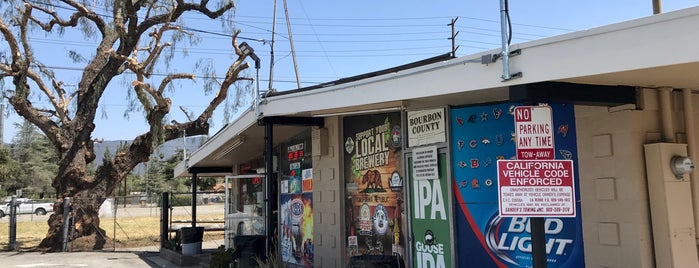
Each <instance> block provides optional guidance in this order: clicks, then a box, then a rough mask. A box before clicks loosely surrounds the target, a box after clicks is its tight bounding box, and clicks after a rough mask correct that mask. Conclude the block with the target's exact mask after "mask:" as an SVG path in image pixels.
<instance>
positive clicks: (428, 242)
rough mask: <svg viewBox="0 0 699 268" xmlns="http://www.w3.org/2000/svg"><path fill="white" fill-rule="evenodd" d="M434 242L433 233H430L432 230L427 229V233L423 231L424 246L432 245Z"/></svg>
mask: <svg viewBox="0 0 699 268" xmlns="http://www.w3.org/2000/svg"><path fill="white" fill-rule="evenodd" d="M434 241H435V237H434V232H432V230H430V229H427V231H425V245H430V246H431V245H434Z"/></svg>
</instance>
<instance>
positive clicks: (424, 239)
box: [408, 151, 454, 268]
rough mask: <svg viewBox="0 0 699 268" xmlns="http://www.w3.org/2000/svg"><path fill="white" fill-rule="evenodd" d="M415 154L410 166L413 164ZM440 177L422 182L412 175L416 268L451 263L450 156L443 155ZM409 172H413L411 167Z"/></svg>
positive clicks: (414, 258)
mask: <svg viewBox="0 0 699 268" xmlns="http://www.w3.org/2000/svg"><path fill="white" fill-rule="evenodd" d="M415 158H416V157H415V151H413V155H412V158H410V162H409V163H408V165H411V166H412V165H413V162H414V160H413V159H415ZM438 158H439V161H438V162H439V170H440V172H439V178H437V179H431V180H423V179H418V178H415V176H413V174H412V173H411V174H410V175H411V176H410V178H411V179H410V183H411V187H410V188H411V189H412V191H411V192H412V194H411V196H410V203H411V205H412V211H413V213H412V218H411V226H412V232H413V234H414V236H415V238H414V242H413V256H414V257H413V266H414V267H418V268H448V267H454V265H453V264H452V263H451V258H452V250H453V248H452V245H451V237H452V235H453V234H452V231H451V227H450V226H449V223H450V222H451V220H452V219H451V217H450V215H449V212H450V210H451V204H450V202H449V191H448V189H449V188H448V183H450V180H449V179H448V178H447V176H446V174H447V172H446V169H447V157H446V154H443V153H442V154H439V157H438ZM409 170H413V169H412V167H409Z"/></svg>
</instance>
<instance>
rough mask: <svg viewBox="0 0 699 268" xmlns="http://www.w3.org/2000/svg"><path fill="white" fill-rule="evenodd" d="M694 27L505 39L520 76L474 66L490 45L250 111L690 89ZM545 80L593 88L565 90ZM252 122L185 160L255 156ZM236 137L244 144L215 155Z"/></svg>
mask: <svg viewBox="0 0 699 268" xmlns="http://www.w3.org/2000/svg"><path fill="white" fill-rule="evenodd" d="M696 25H699V7H694V8H688V9H683V10H679V11H674V12H668V13H663V14H659V15H654V16H651V17H646V18H641V19H637V20H632V21H627V22H622V23H617V24H612V25H607V26H603V27H599V28H594V29H590V30H585V31H579V32H574V33H570V34H565V35H560V36H555V37H550V38H545V39H541V40H536V41H531V42H527V43H522V44H514V45H512V46H511V48H510V49H511V50H517V49H519V50H521V52H522V53H521V55H518V56H514V57H512V58H510V60H509V62H510V66H509V69H510V71H511V72H512V73H516V72H522V74H523V76H522V77H521V78H518V79H513V80H508V81H502V79H501V77H502V69H503V68H502V65H501V62H496V63H491V64H482V63H481V56H483V55H486V54H499V53H500V51H499V50H491V51H486V52H483V53H478V54H474V55H469V56H465V57H460V58H455V59H446V58H445V59H443V60H442V59H440V60H438V61H437V62H435V63H431V64H427V65H419V66H414V67H412V66H411V67H412V68H409V69H395V70H394V71H391V72H382V73H380V74H378V75H372V76H367V77H366V78H363V79H359V80H351V81H346V82H345V83H341V84H337V83H332V84H327V85H324V86H322V87H315V88H313V89H312V90H297V91H293V92H289V93H285V94H279V95H275V96H270V97H267V98H265V101H264V102H263V103H264V104H263V105H261V107H260V111H261V112H262V113H263V114H264V117H287V116H293V117H300V118H303V117H324V116H330V115H333V114H350V113H356V112H365V111H382V110H388V109H400V108H402V107H406V106H409V107H411V109H414V108H420V107H434V106H446V105H453V106H458V105H468V104H476V103H487V102H497V101H509V100H517V97H516V96H518V95H517V94H518V92H519V93H522V92H525V94H524V95H525V96H529V97H530V98H534V99H536V97H533V96H537V95H536V94H548V95H546V96H548V97H550V96H553V95H552V94H561V92H560V90H570V92H568V94H567V95H568V97H570V96H571V94H573V91H576V92H575V94H582V95H580V96H577V97H576V98H578V99H580V98H582V97H581V96H583V95H585V94H588V95H591V96H592V97H591V98H592V99H591V100H592V101H591V102H590V103H595V102H600V103H603V104H606V105H613V104H614V103H615V102H617V101H620V102H619V103H624V102H626V101H628V98H627V97H629V95H628V94H629V92H631V93H632V92H633V89H635V88H637V87H651V88H652V87H672V88H690V89H699V75H697V74H699V49H695V48H693V47H692V45H693V44H695V43H696V42H697V36H699V27H696ZM552 82H566V83H574V84H589V85H596V86H595V87H584V86H577V87H575V88H573V87H570V86H564V85H570V84H556V83H552ZM599 85H602V86H609V87H599ZM618 86H621V87H618ZM513 89H514V91H513ZM617 89H618V90H620V91H617V93H618V92H623V94H624V95H623V96H625V97H623V99H624V100H613V99H605V98H604V96H601V95H605V94H607V95H608V94H609V93H611V92H612V91H609V90H617ZM520 95H521V94H520ZM565 95H566V94H563V95H562V96H565ZM587 97H590V96H587ZM600 100H602V101H600ZM257 121H258V118H257V116H256V115H255V113H254V112H253V111H252V110H248V111H246V112H245V113H244V114H243V115H242V116H241V117H240V118H239V119H238V120H236V121H235V122H233V123H231V124H229V125H227V126H226V127H224V129H222V130H221V131H220V132H219V133H217V134H216V135H214V136H213V137H212V138H211V139H210V140H209V141H207V143H206V144H204V145H203V146H202V147H201V148H200V149H199V150H197V151H195V152H194V153H192V154H191V155H190V157H189V162H188V167H224V166H228V167H230V166H234V165H236V164H239V163H242V162H245V161H248V160H250V159H253V158H256V157H258V158H259V157H261V156H262V154H263V149H264V127H262V126H259V125H258V124H257ZM277 128H282V129H277ZM306 128H307V126H290V125H278V126H276V125H275V130H274V141H275V142H278V141H284V140H286V139H288V138H291V137H292V136H293V135H296V134H298V133H299V132H300V131H302V130H304V129H306ZM241 136H242V137H245V138H244V139H245V142H244V143H242V144H240V145H238V146H237V147H236V148H234V149H231V150H230V151H229V152H226V153H222V151H223V150H227V149H226V148H230V147H231V144H233V143H235V142H237V140H238V139H239V138H237V137H241ZM217 155H219V156H220V157H216V156H217ZM185 167H186V166H185V165H184V164H183V163H181V164H180V165H178V166H177V168H176V173H175V174H177V175H186V174H187V172H186V168H185Z"/></svg>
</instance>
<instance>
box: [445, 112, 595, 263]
mask: <svg viewBox="0 0 699 268" xmlns="http://www.w3.org/2000/svg"><path fill="white" fill-rule="evenodd" d="M546 105H547V106H549V107H550V108H551V113H552V123H551V124H549V125H546V126H544V125H542V126H544V127H541V128H539V129H537V131H539V130H540V131H539V132H541V133H540V134H541V136H542V137H543V136H545V135H553V147H554V150H553V153H554V155H555V156H554V157H552V158H551V159H559V160H571V161H572V163H573V165H572V166H573V167H574V168H573V173H574V174H573V176H572V178H579V176H578V170H577V166H578V163H577V161H578V159H577V144H576V136H575V133H576V130H575V114H574V107H573V105H572V104H557V103H548V104H546ZM518 106H524V105H520V104H516V103H502V104H495V105H484V106H473V107H464V108H456V109H452V110H451V115H450V120H451V122H450V124H451V142H452V145H451V153H452V159H453V160H452V163H451V164H452V170H453V176H452V184H453V189H454V200H455V202H456V204H455V209H454V211H455V215H454V217H455V219H454V225H455V230H456V234H455V235H454V237H456V239H457V240H456V241H455V242H456V245H458V246H457V247H456V251H455V252H456V254H458V256H459V257H458V258H457V261H458V265H459V266H460V267H531V265H532V258H531V251H532V249H531V237H530V233H529V231H528V230H529V227H528V225H529V218H528V217H500V216H499V215H498V211H499V210H498V188H499V187H498V186H499V185H498V174H497V163H498V160H500V159H508V160H516V159H517V144H516V141H517V140H518V139H517V133H518V130H516V129H515V117H514V113H515V109H516V107H518ZM520 132H521V131H520ZM537 133H538V132H537ZM573 183H574V184H575V185H574V187H575V188H578V189H579V183H578V181H577V180H575V181H574V182H573ZM574 198H575V201H576V202H575V204H576V205H575V206H576V208H575V209H576V210H577V211H581V210H580V207H579V206H580V194H579V193H575V197H574ZM545 226H546V230H545V233H546V245H547V247H546V253H547V260H548V267H551V268H553V267H585V260H584V254H583V253H584V249H583V238H582V220H581V215H580V213H577V215H575V217H566V218H545Z"/></svg>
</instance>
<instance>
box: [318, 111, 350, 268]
mask: <svg viewBox="0 0 699 268" xmlns="http://www.w3.org/2000/svg"><path fill="white" fill-rule="evenodd" d="M339 122H340V120H339V119H338V117H327V118H326V119H325V128H327V129H328V144H327V146H328V148H327V153H326V154H325V155H321V156H315V157H313V221H314V230H313V241H314V243H315V245H314V250H315V252H314V256H313V258H314V259H313V266H314V267H343V266H345V264H344V261H343V258H344V257H343V256H344V252H345V250H344V243H343V241H344V239H343V237H344V234H343V233H342V229H343V228H342V226H344V215H345V214H344V210H342V203H343V200H344V198H343V195H344V192H343V191H342V190H341V189H344V184H343V183H342V181H343V180H342V178H341V174H342V170H341V169H340V163H342V162H341V159H340V153H341V152H342V151H341V150H340V148H342V147H341V146H340V145H341V144H342V143H341V141H340V139H341V138H340V137H341V135H340V132H339V131H340V129H339V128H340V124H339ZM318 149H320V148H313V150H318Z"/></svg>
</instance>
